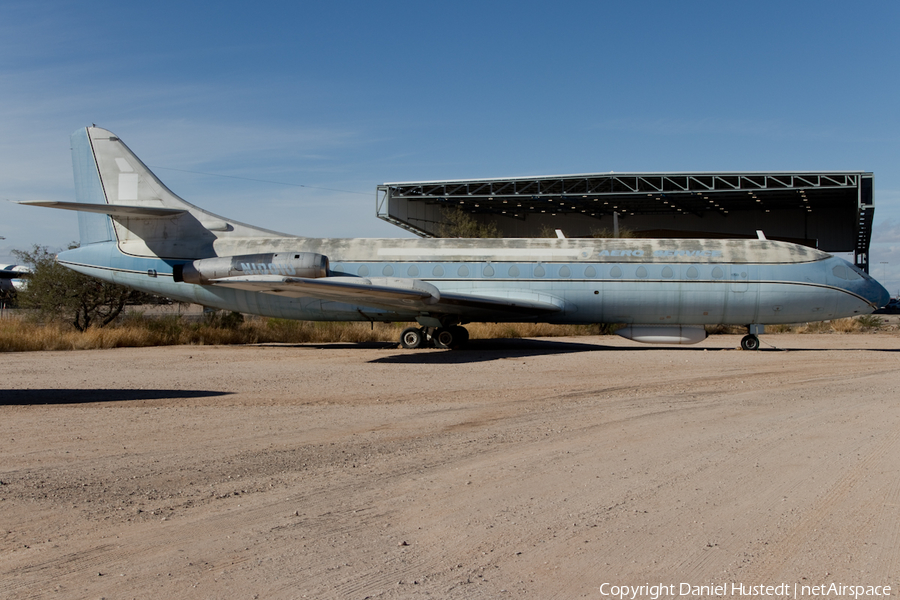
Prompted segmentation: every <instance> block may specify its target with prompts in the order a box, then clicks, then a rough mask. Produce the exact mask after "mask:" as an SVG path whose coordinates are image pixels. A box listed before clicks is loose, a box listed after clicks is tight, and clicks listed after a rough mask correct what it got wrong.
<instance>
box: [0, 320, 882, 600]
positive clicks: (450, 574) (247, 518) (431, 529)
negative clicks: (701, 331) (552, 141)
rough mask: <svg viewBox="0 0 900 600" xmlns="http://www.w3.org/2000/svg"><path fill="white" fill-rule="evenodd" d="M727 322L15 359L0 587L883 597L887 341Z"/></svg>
mask: <svg viewBox="0 0 900 600" xmlns="http://www.w3.org/2000/svg"><path fill="white" fill-rule="evenodd" d="M739 339H740V338H739V337H738V336H717V337H712V338H710V339H708V340H706V341H705V342H703V343H701V344H700V345H697V346H690V347H671V346H670V347H652V346H643V345H639V344H635V343H633V342H629V341H626V340H622V339H620V338H617V337H589V338H565V339H561V338H560V339H543V340H521V341H517V340H495V341H475V342H473V344H472V346H471V347H470V348H469V349H467V350H464V351H458V352H449V351H439V350H419V351H405V350H400V349H398V348H397V347H396V346H394V345H390V344H329V345H297V346H293V345H265V346H245V347H213V346H207V347H203V346H179V347H167V348H143V349H118V350H98V351H80V352H42V353H37V352H36V353H21V354H4V355H3V356H2V357H0V358H2V361H0V373H2V380H3V391H0V398H2V401H0V481H2V485H0V597H2V598H102V597H105V598H179V599H184V598H350V599H360V600H361V599H363V598H419V597H431V598H505V597H509V598H522V597H531V598H541V599H543V598H581V597H586V598H600V597H603V592H607V593H608V592H609V591H610V587H609V586H608V585H607V586H606V587H603V584H612V585H617V586H618V585H626V584H629V585H641V584H660V583H662V584H664V585H673V586H675V588H674V591H675V594H674V595H677V594H678V592H679V591H680V588H679V587H678V586H680V585H681V584H682V583H687V584H690V585H694V586H700V585H706V586H709V585H710V584H714V583H726V584H743V585H745V586H750V585H759V584H764V585H778V584H781V583H787V584H789V585H791V586H793V585H794V584H795V583H797V584H800V585H810V586H811V585H822V584H825V585H828V584H831V583H838V584H842V585H864V586H868V585H871V586H875V585H878V586H883V585H890V586H892V595H897V594H898V593H900V402H898V396H900V376H898V364H900V362H898V358H900V354H898V349H900V335H898V334H897V333H888V334H874V335H849V334H848V335H768V336H764V337H763V338H762V340H763V342H764V343H763V345H762V349H761V350H760V351H758V352H745V351H741V350H738V349H737V348H738V345H739ZM773 345H774V346H775V347H776V348H773V347H772V346H773ZM669 595H672V594H669ZM699 595H703V594H699ZM730 595H732V594H730V593H729V594H727V596H730ZM638 597H643V598H648V597H650V596H649V595H648V594H639V595H638ZM680 597H687V596H680ZM745 597H746V596H745ZM832 597H834V596H833V595H832Z"/></svg>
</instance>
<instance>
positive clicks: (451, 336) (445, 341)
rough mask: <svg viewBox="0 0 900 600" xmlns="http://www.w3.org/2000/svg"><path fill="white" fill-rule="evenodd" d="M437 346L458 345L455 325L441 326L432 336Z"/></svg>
mask: <svg viewBox="0 0 900 600" xmlns="http://www.w3.org/2000/svg"><path fill="white" fill-rule="evenodd" d="M431 341H432V342H434V347H435V348H444V349H446V348H454V347H455V345H456V332H455V331H454V328H453V327H447V328H444V327H441V328H440V329H438V330H437V331H435V332H434V334H433V335H432V336H431Z"/></svg>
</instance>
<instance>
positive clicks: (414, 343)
mask: <svg viewBox="0 0 900 600" xmlns="http://www.w3.org/2000/svg"><path fill="white" fill-rule="evenodd" d="M468 341H469V332H468V331H467V330H466V328H465V327H460V326H459V325H451V326H449V327H421V328H420V327H407V328H406V329H404V330H403V333H401V334H400V345H401V346H402V347H404V348H408V349H412V348H428V347H430V346H433V347H435V348H445V349H446V348H449V349H453V350H456V349H458V348H461V347H463V346H465V345H466V342H468Z"/></svg>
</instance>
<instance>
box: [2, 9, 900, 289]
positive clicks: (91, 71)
mask: <svg viewBox="0 0 900 600" xmlns="http://www.w3.org/2000/svg"><path fill="white" fill-rule="evenodd" d="M898 31H900V3H896V2H891V1H883V2H860V3H856V4H852V5H851V4H848V3H846V2H828V1H824V2H777V3H776V2H755V3H731V2H721V1H717V2H679V3H675V2H554V3H547V2H542V3H538V2H453V3H425V2H332V3H322V2H315V3H313V2H266V1H261V2H260V1H258V2H254V3H246V2H241V3H237V2H228V1H219V2H154V3H127V2H125V3H123V2H87V3H85V2H61V1H53V0H50V1H47V2H41V3H35V2H30V1H29V2H16V1H7V0H0V236H5V237H6V238H7V239H6V240H3V241H0V261H3V260H4V257H5V256H7V255H8V254H9V251H10V249H12V248H28V247H30V246H31V245H32V244H45V245H49V246H51V247H62V246H64V245H65V244H66V243H67V242H69V241H71V240H73V239H75V237H76V236H77V227H76V218H75V216H74V215H72V214H69V213H63V211H51V210H47V209H37V208H29V207H22V206H17V205H14V204H12V203H9V202H4V201H2V200H32V199H45V200H71V199H72V197H73V184H72V173H71V159H70V156H69V140H68V136H69V134H70V133H71V132H72V131H74V130H75V129H77V128H79V127H82V126H85V125H89V124H91V123H96V124H97V125H100V126H102V127H105V128H107V129H111V130H112V131H114V132H116V134H118V135H119V136H120V137H121V138H122V139H123V140H124V141H125V142H126V143H127V144H128V145H129V146H130V147H131V148H132V150H134V151H135V152H136V153H137V154H138V156H140V157H141V158H142V159H143V160H144V162H146V163H147V164H148V165H150V166H151V167H152V168H153V169H154V170H155V171H156V173H157V175H158V176H159V177H160V178H161V179H162V180H163V181H164V182H166V183H167V185H168V186H169V187H170V188H172V190H173V191H175V192H176V193H177V194H179V195H181V196H182V197H184V198H185V199H186V200H188V201H190V202H193V203H195V204H199V205H201V206H203V207H204V208H207V209H209V210H212V211H213V212H217V213H219V214H223V215H226V216H228V217H230V218H235V219H239V220H242V221H246V222H251V223H254V224H258V225H261V226H265V227H269V228H272V229H276V230H280V231H286V232H289V233H296V234H300V235H310V236H352V237H391V236H404V235H408V234H405V233H404V232H403V231H401V230H400V229H397V228H395V227H393V226H391V225H389V224H387V223H384V222H382V221H380V220H378V219H377V218H376V217H375V186H376V185H378V184H379V183H384V182H387V181H409V180H428V179H445V178H468V177H501V176H512V175H546V174H558V173H584V172H604V171H720V170H741V171H756V170H795V169H796V170H806V169H809V170H844V169H847V170H851V169H852V170H866V171H873V172H874V173H875V205H876V212H875V235H874V240H873V246H872V250H873V253H872V257H871V261H872V265H873V268H872V273H873V274H874V275H876V276H877V277H879V278H882V276H884V279H885V280H886V284H887V286H888V288H889V289H890V290H891V292H893V293H895V294H896V293H897V291H898V289H900V172H898V158H900V152H898V149H897V148H898V140H900V117H898V110H900V69H898V67H900V43H898V42H897V37H896V36H897V32H898ZM186 171H193V172H194V173H189V172H186ZM198 173H211V174H220V175H227V176H229V177H215V176H211V175H201V174H198ZM236 177H243V178H247V179H253V180H264V181H248V180H247V179H236ZM266 182H282V183H288V184H294V185H279V184H276V183H266ZM298 186H305V187H298ZM882 263H888V264H882Z"/></svg>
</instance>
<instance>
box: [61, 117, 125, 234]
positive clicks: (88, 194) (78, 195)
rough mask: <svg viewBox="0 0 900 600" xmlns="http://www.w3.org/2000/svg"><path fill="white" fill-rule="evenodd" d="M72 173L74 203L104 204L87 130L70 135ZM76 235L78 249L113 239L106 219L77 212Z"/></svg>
mask: <svg viewBox="0 0 900 600" xmlns="http://www.w3.org/2000/svg"><path fill="white" fill-rule="evenodd" d="M71 140H72V171H73V172H74V174H75V201H76V202H81V203H84V204H105V203H106V196H105V195H104V193H103V185H102V184H101V183H100V173H99V172H98V171H97V163H96V162H95V161H94V151H93V149H92V148H91V140H90V138H89V137H88V130H87V129H79V130H78V131H76V132H75V133H73V134H72V137H71ZM78 233H79V237H80V242H81V245H82V246H86V245H87V244H96V243H98V242H111V241H113V240H114V239H115V236H114V234H113V228H112V223H111V221H110V218H109V217H108V216H106V215H102V214H96V213H88V212H79V213H78Z"/></svg>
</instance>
